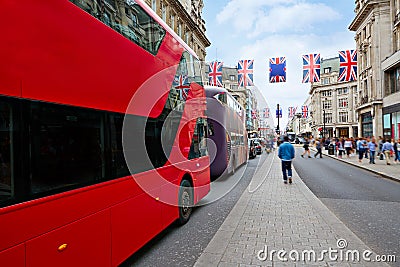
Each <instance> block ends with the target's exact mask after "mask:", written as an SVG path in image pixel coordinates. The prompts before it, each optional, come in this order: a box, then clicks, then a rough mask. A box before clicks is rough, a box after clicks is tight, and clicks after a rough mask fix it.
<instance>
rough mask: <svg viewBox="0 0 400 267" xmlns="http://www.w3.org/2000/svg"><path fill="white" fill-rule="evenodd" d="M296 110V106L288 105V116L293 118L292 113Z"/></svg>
mask: <svg viewBox="0 0 400 267" xmlns="http://www.w3.org/2000/svg"><path fill="white" fill-rule="evenodd" d="M296 110H297V107H289V108H288V111H289V118H293V117H294V114H296Z"/></svg>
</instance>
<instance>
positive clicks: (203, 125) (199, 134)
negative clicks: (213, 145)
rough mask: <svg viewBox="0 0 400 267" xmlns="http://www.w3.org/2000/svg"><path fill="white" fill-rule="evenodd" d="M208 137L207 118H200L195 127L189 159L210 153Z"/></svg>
mask: <svg viewBox="0 0 400 267" xmlns="http://www.w3.org/2000/svg"><path fill="white" fill-rule="evenodd" d="M206 138H207V120H206V119H203V118H198V119H197V122H196V127H195V129H194V134H193V139H192V145H191V146H190V152H189V159H194V158H200V157H204V156H207V155H208V150H207V143H206Z"/></svg>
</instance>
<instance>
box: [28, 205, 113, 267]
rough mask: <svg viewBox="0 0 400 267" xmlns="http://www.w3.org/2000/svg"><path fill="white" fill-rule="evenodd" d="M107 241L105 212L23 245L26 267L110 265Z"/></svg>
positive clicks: (107, 221)
mask: <svg viewBox="0 0 400 267" xmlns="http://www.w3.org/2000/svg"><path fill="white" fill-rule="evenodd" d="M110 242H111V233H110V211H109V210H105V211H103V212H99V213H97V214H94V215H92V216H89V217H86V218H83V219H82V220H79V221H76V222H74V223H71V224H68V225H66V226H64V227H61V228H59V229H56V230H54V231H51V232H49V233H47V234H44V235H42V236H39V237H38V238H35V239H33V240H30V241H28V242H26V267H36V266H37V267H45V266H49V267H50V266H57V267H62V266H65V267H70V266H110V263H111V250H110ZM63 245H64V246H65V247H64V249H62V247H61V246H63Z"/></svg>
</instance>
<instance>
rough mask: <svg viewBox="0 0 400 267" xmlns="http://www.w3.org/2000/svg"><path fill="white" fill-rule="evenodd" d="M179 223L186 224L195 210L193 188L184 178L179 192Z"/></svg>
mask: <svg viewBox="0 0 400 267" xmlns="http://www.w3.org/2000/svg"><path fill="white" fill-rule="evenodd" d="M178 208H179V218H178V220H177V222H178V224H179V225H184V224H185V223H187V222H188V221H189V219H190V215H191V214H192V210H193V188H192V185H191V184H190V182H189V181H188V180H186V179H184V180H182V182H181V184H180V187H179V194H178Z"/></svg>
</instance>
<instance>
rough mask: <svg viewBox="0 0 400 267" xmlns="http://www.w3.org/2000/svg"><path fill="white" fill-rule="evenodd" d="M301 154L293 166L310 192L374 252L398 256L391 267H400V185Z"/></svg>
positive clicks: (297, 152) (345, 165)
mask: <svg viewBox="0 0 400 267" xmlns="http://www.w3.org/2000/svg"><path fill="white" fill-rule="evenodd" d="M301 153H302V149H299V148H297V149H296V155H297V157H296V159H295V161H294V162H293V165H294V167H295V170H296V171H297V173H298V174H299V175H300V177H301V179H302V180H303V181H304V182H305V183H306V185H307V186H308V187H309V188H310V189H311V191H312V192H313V193H314V194H315V195H316V196H317V197H318V198H319V199H320V200H321V201H322V202H323V203H324V204H325V205H326V206H327V207H328V208H329V209H330V210H331V211H332V212H333V213H335V215H336V216H337V217H338V218H339V219H340V220H341V221H342V222H343V223H344V224H345V225H346V226H347V227H348V228H349V229H350V230H352V231H353V232H354V233H355V234H356V235H357V236H358V237H359V238H360V239H361V240H362V241H364V242H365V243H366V244H367V245H368V246H369V247H370V248H371V249H372V250H373V251H374V252H376V253H378V254H380V255H396V256H397V262H396V263H392V264H391V265H392V266H400V183H399V182H395V181H392V180H388V179H385V178H382V177H380V176H378V175H376V174H373V173H370V172H368V171H365V170H362V169H359V168H357V167H354V166H351V165H348V164H346V163H343V162H340V161H338V160H335V159H332V158H329V157H324V158H322V159H320V158H301V157H300V154H301ZM313 153H315V152H313V151H312V154H313ZM343 238H345V237H343ZM349 245H350V244H349Z"/></svg>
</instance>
